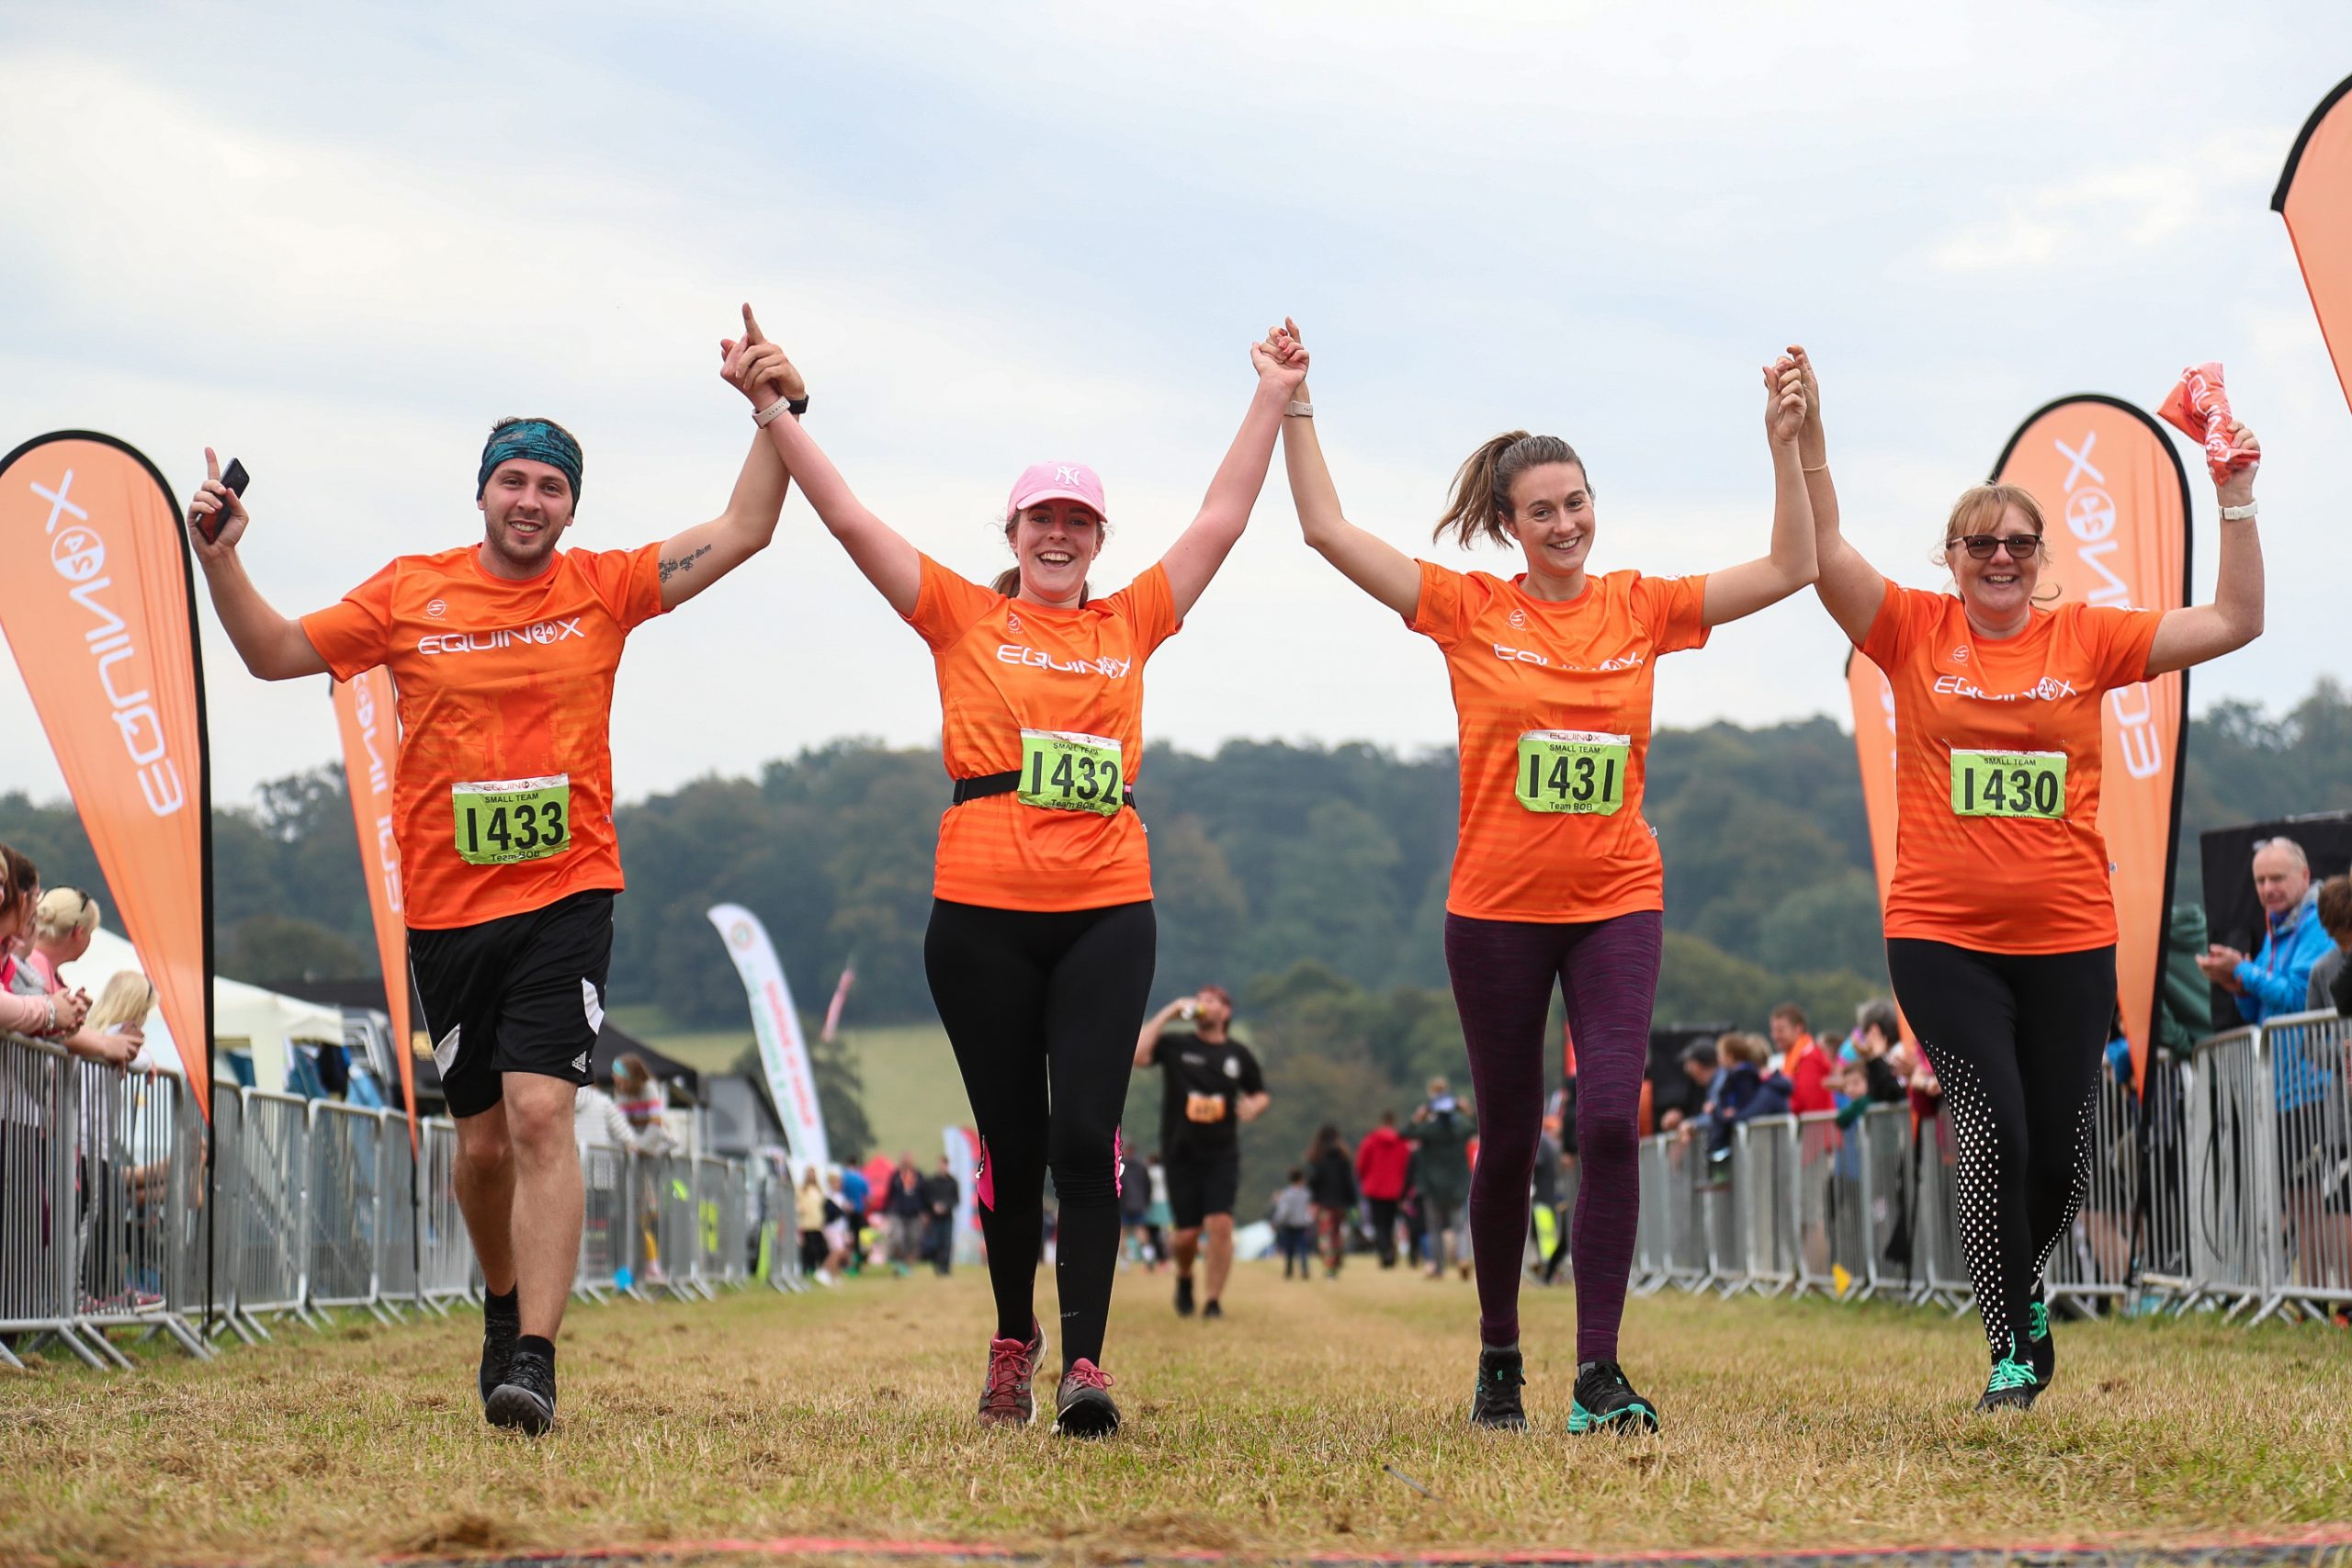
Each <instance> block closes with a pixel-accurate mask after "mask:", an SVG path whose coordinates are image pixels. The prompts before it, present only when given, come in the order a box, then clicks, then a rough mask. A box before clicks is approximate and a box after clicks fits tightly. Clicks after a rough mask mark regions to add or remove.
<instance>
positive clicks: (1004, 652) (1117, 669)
mask: <svg viewBox="0 0 2352 1568" xmlns="http://www.w3.org/2000/svg"><path fill="white" fill-rule="evenodd" d="M996 657H997V662H998V663H1000V664H1025V665H1027V666H1029V667H1030V668H1031V669H1033V670H1060V671H1066V672H1068V673H1069V674H1072V675H1107V676H1109V677H1110V678H1111V679H1112V680H1114V681H1115V680H1117V679H1118V678H1119V677H1120V676H1122V675H1125V673H1126V672H1127V671H1130V670H1132V669H1134V668H1135V662H1136V661H1135V660H1132V659H1113V658H1112V657H1111V656H1110V655H1108V654H1105V655H1103V657H1102V658H1100V659H1080V660H1076V661H1075V662H1072V661H1069V660H1060V659H1056V658H1055V657H1054V656H1053V655H1051V654H1049V653H1040V652H1038V651H1037V650H1036V649H1034V648H1023V647H1022V646H1021V645H1020V644H1019V643H1017V642H1001V643H998V644H997V645H996Z"/></svg>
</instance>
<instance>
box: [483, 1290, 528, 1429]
mask: <svg viewBox="0 0 2352 1568" xmlns="http://www.w3.org/2000/svg"><path fill="white" fill-rule="evenodd" d="M521 1337H523V1303H521V1301H520V1300H519V1299H516V1298H515V1297H513V1296H510V1297H509V1298H508V1299H507V1300H505V1301H503V1302H502V1301H500V1300H499V1299H498V1298H497V1297H496V1296H490V1295H485V1296H484V1297H483V1298H482V1303H481V1402H482V1404H485V1405H487V1404H489V1403H490V1396H491V1394H492V1393H494V1392H495V1391H496V1390H497V1388H498V1385H499V1384H500V1383H503V1382H505V1381H506V1367H507V1363H508V1362H509V1361H511V1360H513V1359H515V1341H516V1340H517V1339H520V1338H521Z"/></svg>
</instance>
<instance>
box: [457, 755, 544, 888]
mask: <svg viewBox="0 0 2352 1568" xmlns="http://www.w3.org/2000/svg"><path fill="white" fill-rule="evenodd" d="M449 795H450V805H451V806H452V807H454V808H455V809H456V812H457V819H458V820H457V835H458V859H459V860H462V861H464V862H465V863H467V864H468V865H514V864H516V863H519V862H522V861H526V860H545V859H547V858H548V856H549V855H560V854H561V853H563V852H564V851H566V850H568V849H570V848H571V774H570V773H556V774H552V775H550V776H549V777H547V778H539V779H489V780H485V781H483V782H482V783H480V784H452V785H450V786H449Z"/></svg>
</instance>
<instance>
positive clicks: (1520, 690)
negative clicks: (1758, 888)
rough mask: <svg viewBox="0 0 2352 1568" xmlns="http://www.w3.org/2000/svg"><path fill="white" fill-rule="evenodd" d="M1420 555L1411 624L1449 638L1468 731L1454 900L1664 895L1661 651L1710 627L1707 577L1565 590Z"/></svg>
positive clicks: (1498, 912) (1579, 911) (1473, 912)
mask: <svg viewBox="0 0 2352 1568" xmlns="http://www.w3.org/2000/svg"><path fill="white" fill-rule="evenodd" d="M1420 568H1421V598H1420V603H1419V604H1417V605H1415V606H1414V610H1413V614H1412V615H1411V616H1410V617H1409V618H1408V620H1407V621H1406V623H1405V624H1406V625H1407V626H1410V627H1412V628H1413V630H1415V631H1417V632H1419V633H1420V634H1421V635H1422V636H1424V637H1428V638H1430V640H1431V641H1433V642H1435V643H1436V644H1437V645H1438V647H1440V648H1442V649H1444V650H1445V667H1446V671H1447V673H1448V675H1449V676H1450V677H1451V678H1452V680H1453V711H1454V715H1455V717H1456V720H1457V723H1458V725H1459V729H1460V747H1461V761H1462V825H1461V830H1460V835H1459V839H1458V841H1457V842H1456V843H1455V845H1454V851H1453V882H1452V885H1451V886H1450V887H1449V888H1448V890H1447V895H1446V900H1445V907H1446V909H1447V911H1448V912H1450V913H1452V914H1456V915H1467V916H1471V917H1473V918H1474V919H1484V920H1541V921H1569V920H1605V919H1612V918H1614V917H1615V916H1618V915H1628V914H1632V913H1634V911H1635V910H1639V909H1663V908H1666V873H1665V867H1664V864H1663V863H1662V862H1660V860H1659V859H1658V852H1657V834H1656V833H1654V832H1652V831H1651V830H1650V825H1649V824H1648V823H1647V822H1645V821H1643V820H1642V778H1643V773H1644V772H1645V767H1646V764H1647V761H1648V755H1649V744H1650V695H1651V691H1652V688H1653V685H1654V684H1655V675H1654V671H1655V668H1656V662H1657V656H1658V655H1659V654H1662V653H1676V652H1679V651H1680V650H1681V649H1686V648H1698V647H1700V646H1702V644H1704V643H1705V642H1706V640H1707V628H1706V627H1705V626H1703V625H1702V624H1701V621H1700V607H1701V605H1702V604H1703V602H1704V599H1705V594H1706V584H1707V580H1706V579H1705V578H1704V577H1644V576H1643V575H1642V574H1641V573H1640V572H1637V571H1612V572H1609V573H1607V574H1605V575H1601V576H1588V577H1587V578H1586V579H1585V590H1584V592H1583V593H1581V594H1580V595H1578V596H1577V598H1575V599H1572V600H1569V601H1567V602H1566V603H1565V604H1553V603H1549V602H1547V601H1545V600H1542V599H1535V598H1531V597H1529V595H1528V594H1527V592H1526V591H1525V589H1524V588H1523V587H1522V583H1523V581H1524V579H1523V578H1521V577H1514V578H1512V579H1511V580H1510V581H1508V582H1506V581H1503V580H1502V579H1500V578H1498V577H1491V576H1489V575H1487V573H1486V572H1483V571H1474V572H1470V573H1467V574H1466V575H1465V574H1464V573H1462V572H1458V571H1449V570H1446V569H1445V568H1443V567H1442V566H1437V565H1434V564H1432V563H1430V562H1429V561H1422V562H1421V563H1420ZM1531 803H1532V805H1531Z"/></svg>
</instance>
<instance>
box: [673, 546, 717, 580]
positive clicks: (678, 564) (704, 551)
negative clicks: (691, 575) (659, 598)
mask: <svg viewBox="0 0 2352 1568" xmlns="http://www.w3.org/2000/svg"><path fill="white" fill-rule="evenodd" d="M708 554H710V547H709V546H708V545H705V546H703V547H702V548H700V549H698V550H696V551H695V553H694V554H692V555H690V556H682V557H680V558H678V559H676V560H665V561H663V562H662V581H664V582H667V581H670V574H671V573H672V572H673V571H692V570H694V569H695V561H697V560H699V559H701V558H703V557H704V556H707V555H708Z"/></svg>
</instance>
